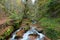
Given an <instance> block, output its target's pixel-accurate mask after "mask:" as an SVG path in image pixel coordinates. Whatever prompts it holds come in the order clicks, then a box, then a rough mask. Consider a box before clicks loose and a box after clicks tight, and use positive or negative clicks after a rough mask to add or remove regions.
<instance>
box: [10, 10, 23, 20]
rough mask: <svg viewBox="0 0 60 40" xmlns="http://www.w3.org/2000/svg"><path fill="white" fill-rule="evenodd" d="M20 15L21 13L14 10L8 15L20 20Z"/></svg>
mask: <svg viewBox="0 0 60 40" xmlns="http://www.w3.org/2000/svg"><path fill="white" fill-rule="evenodd" d="M22 16H23V13H19V14H18V13H16V12H15V11H13V13H11V15H10V16H9V17H10V18H11V19H13V20H21V19H22Z"/></svg>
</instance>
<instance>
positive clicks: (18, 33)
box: [16, 30, 25, 38]
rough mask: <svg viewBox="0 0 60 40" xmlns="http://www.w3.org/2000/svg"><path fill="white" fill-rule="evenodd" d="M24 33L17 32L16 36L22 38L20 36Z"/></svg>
mask: <svg viewBox="0 0 60 40" xmlns="http://www.w3.org/2000/svg"><path fill="white" fill-rule="evenodd" d="M24 33H25V30H21V31H19V32H17V33H16V36H17V37H20V38H22V36H23V35H24Z"/></svg>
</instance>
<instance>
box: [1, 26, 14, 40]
mask: <svg viewBox="0 0 60 40" xmlns="http://www.w3.org/2000/svg"><path fill="white" fill-rule="evenodd" d="M13 30H14V28H13V26H9V28H8V29H7V30H6V31H5V32H4V34H3V35H1V36H0V40H5V38H6V37H7V36H9V35H10V34H11V33H12V32H13Z"/></svg>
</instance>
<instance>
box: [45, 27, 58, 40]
mask: <svg viewBox="0 0 60 40" xmlns="http://www.w3.org/2000/svg"><path fill="white" fill-rule="evenodd" d="M45 32H46V35H47V36H48V37H49V38H50V39H51V40H57V38H58V33H57V31H56V30H54V29H52V28H46V29H45Z"/></svg>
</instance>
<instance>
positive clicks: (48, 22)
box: [40, 17, 60, 28]
mask: <svg viewBox="0 0 60 40" xmlns="http://www.w3.org/2000/svg"><path fill="white" fill-rule="evenodd" d="M59 20H60V18H57V19H52V18H47V17H43V18H41V19H40V23H41V26H43V27H50V28H55V27H59V26H60V25H59Z"/></svg>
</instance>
